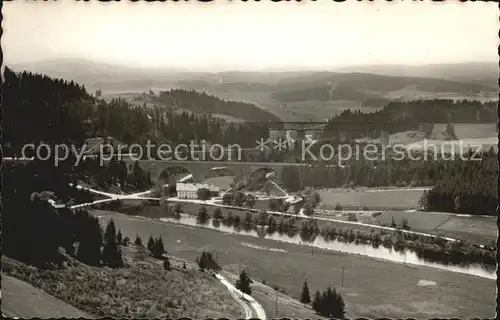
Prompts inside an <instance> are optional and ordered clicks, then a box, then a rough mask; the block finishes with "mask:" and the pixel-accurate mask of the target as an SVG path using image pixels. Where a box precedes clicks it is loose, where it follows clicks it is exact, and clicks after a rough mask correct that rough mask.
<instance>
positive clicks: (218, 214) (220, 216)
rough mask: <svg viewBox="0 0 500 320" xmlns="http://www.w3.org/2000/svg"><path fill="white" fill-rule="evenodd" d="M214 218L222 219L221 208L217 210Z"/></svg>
mask: <svg viewBox="0 0 500 320" xmlns="http://www.w3.org/2000/svg"><path fill="white" fill-rule="evenodd" d="M213 218H214V219H222V210H221V209H220V208H219V207H217V208H215V210H214V216H213Z"/></svg>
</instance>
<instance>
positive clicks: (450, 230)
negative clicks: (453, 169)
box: [359, 211, 498, 244]
mask: <svg viewBox="0 0 500 320" xmlns="http://www.w3.org/2000/svg"><path fill="white" fill-rule="evenodd" d="M392 217H394V220H395V222H396V223H397V224H400V223H401V220H402V219H403V218H406V219H408V225H409V226H410V227H411V228H412V230H415V231H420V232H426V233H436V234H439V235H442V236H445V237H451V238H457V239H462V240H467V241H471V242H475V243H479V244H487V243H488V242H492V241H496V239H497V235H498V231H497V226H496V217H485V216H470V217H469V216H458V215H455V214H448V213H433V212H423V211H415V212H405V211H384V212H382V214H380V215H378V216H376V217H371V216H363V217H361V218H360V219H359V220H360V221H361V222H366V223H377V224H383V223H386V224H390V223H391V220H392Z"/></svg>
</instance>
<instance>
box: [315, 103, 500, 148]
mask: <svg viewBox="0 0 500 320" xmlns="http://www.w3.org/2000/svg"><path fill="white" fill-rule="evenodd" d="M497 119H498V117H497V105H496V103H495V102H485V103H481V102H480V101H472V100H459V101H453V100H447V99H433V100H416V101H392V102H390V103H388V104H387V105H386V106H385V107H384V108H383V109H382V110H379V111H376V112H373V113H363V112H361V111H359V110H357V111H351V110H345V111H343V112H342V113H341V114H339V115H337V116H334V117H332V118H330V119H329V120H328V124H327V126H326V127H325V129H324V136H325V137H329V138H331V137H334V138H338V139H341V138H344V139H346V140H350V139H355V138H363V137H366V136H374V137H378V136H380V132H381V131H385V132H388V133H396V132H402V131H407V130H416V129H419V128H420V127H421V126H422V125H423V124H427V123H448V122H451V123H456V122H458V123H496V122H497ZM344 135H345V136H344Z"/></svg>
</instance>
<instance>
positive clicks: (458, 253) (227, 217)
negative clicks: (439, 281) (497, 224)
mask: <svg viewBox="0 0 500 320" xmlns="http://www.w3.org/2000/svg"><path fill="white" fill-rule="evenodd" d="M201 206H203V205H202V204H197V203H184V204H183V205H181V207H180V208H181V211H182V212H184V213H186V214H189V215H193V216H196V215H197V213H198V211H199V209H200V208H201ZM205 208H206V210H207V218H208V217H214V216H215V215H216V214H218V215H219V218H220V219H221V220H220V221H219V224H220V223H222V224H225V225H227V226H230V227H239V228H243V229H245V228H247V229H248V230H251V229H252V227H253V226H254V225H256V224H260V225H267V226H269V228H268V229H267V231H266V232H268V233H273V232H281V233H285V234H289V235H292V236H293V235H296V234H299V233H300V236H301V237H302V238H303V239H304V240H307V239H308V238H311V237H314V236H315V235H317V234H321V235H322V236H323V237H324V239H325V240H329V241H331V240H337V241H340V242H345V243H356V244H358V243H359V244H365V245H367V244H368V245H372V246H374V247H375V248H377V247H379V246H384V247H386V248H391V249H394V250H396V251H401V252H406V251H410V252H414V253H416V254H417V255H418V256H419V257H420V258H422V259H428V260H430V261H434V262H438V263H444V264H450V263H451V264H454V265H460V264H462V263H481V264H486V265H489V266H495V265H496V262H495V251H494V250H495V248H494V247H491V248H490V247H484V248H481V247H479V246H476V245H473V244H471V243H468V242H462V241H455V240H453V239H447V238H439V237H431V236H428V235H425V234H419V233H414V232H412V231H407V230H398V229H394V228H385V229H377V228H376V227H374V226H373V225H365V224H362V223H359V222H351V221H335V220H329V219H325V218H318V219H314V218H313V220H311V219H309V218H307V217H304V216H295V215H288V216H286V215H285V216H281V214H279V213H278V214H274V215H271V214H267V213H255V212H248V211H246V209H245V208H238V210H236V209H229V208H225V207H218V209H216V208H217V207H215V206H206V207H205ZM118 211H121V212H124V213H128V210H124V208H121V209H118ZM216 212H218V213H216ZM135 214H139V215H141V216H144V217H148V218H163V217H169V216H172V214H171V213H169V212H168V210H166V209H165V208H161V207H158V206H152V207H148V206H146V207H143V208H142V209H141V210H140V212H135ZM271 216H273V217H272V218H271ZM201 222H203V221H201ZM452 240H453V241H452Z"/></svg>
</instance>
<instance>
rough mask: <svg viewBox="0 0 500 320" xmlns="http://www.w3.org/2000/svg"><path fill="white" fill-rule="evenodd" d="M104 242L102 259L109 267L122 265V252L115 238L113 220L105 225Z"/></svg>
mask: <svg viewBox="0 0 500 320" xmlns="http://www.w3.org/2000/svg"><path fill="white" fill-rule="evenodd" d="M104 238H105V243H104V248H103V250H102V260H103V262H104V264H105V265H107V266H108V267H110V268H120V267H123V258H122V252H121V249H120V246H119V243H118V242H117V240H116V227H115V223H114V222H113V220H110V222H109V223H108V225H107V226H106V232H105V236H104Z"/></svg>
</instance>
